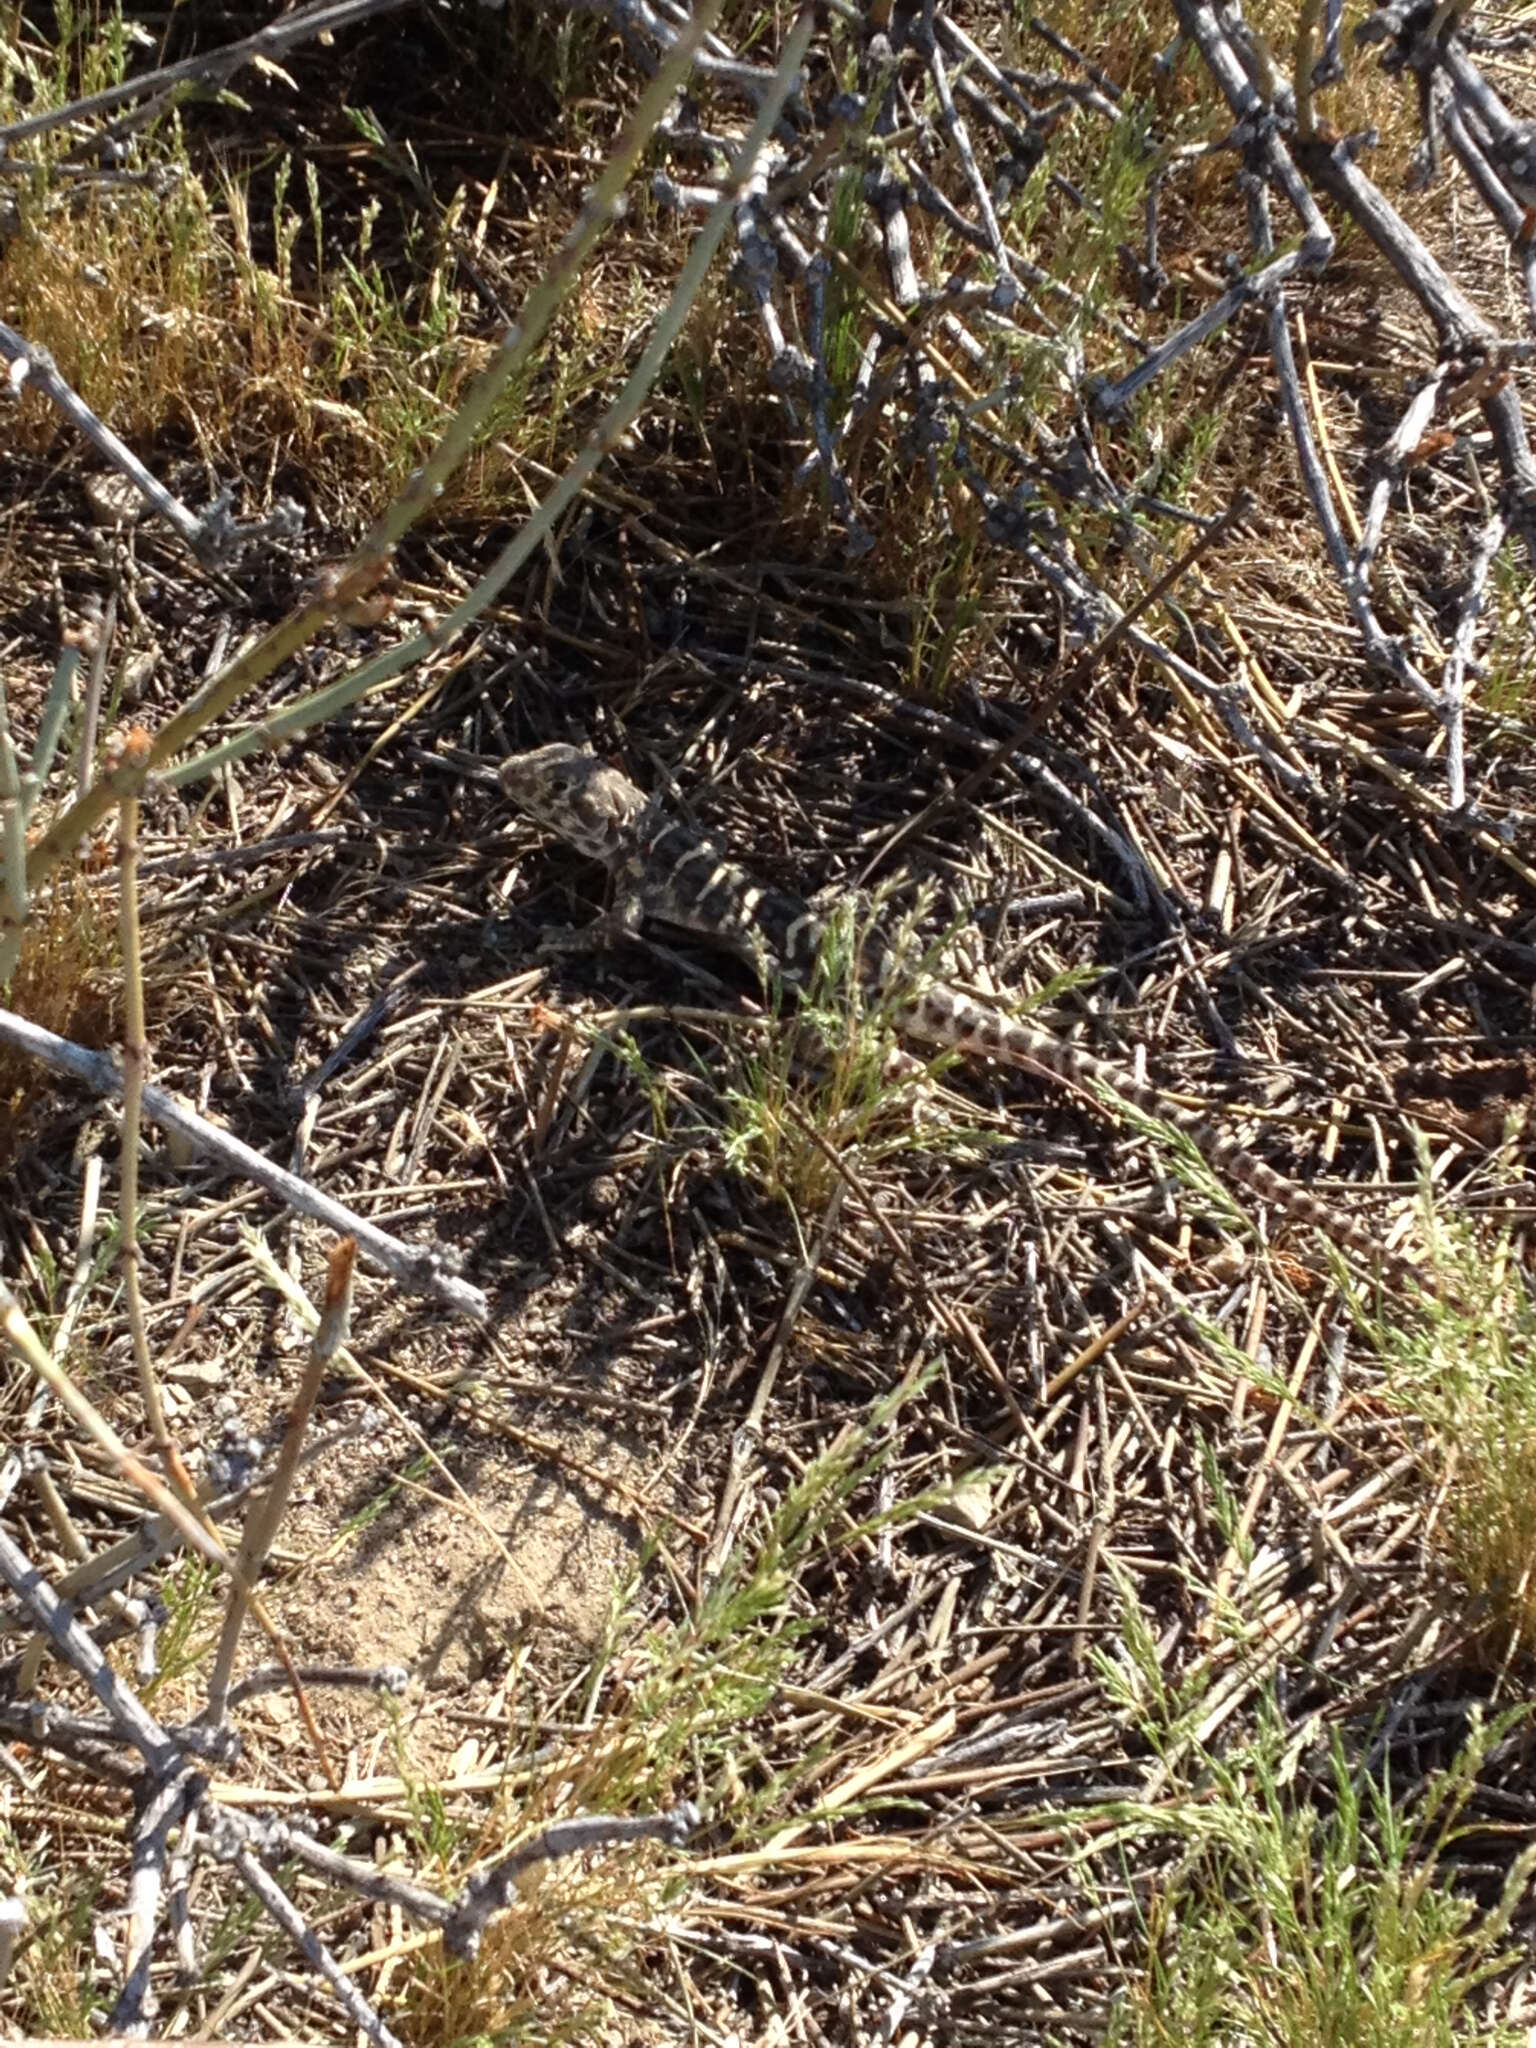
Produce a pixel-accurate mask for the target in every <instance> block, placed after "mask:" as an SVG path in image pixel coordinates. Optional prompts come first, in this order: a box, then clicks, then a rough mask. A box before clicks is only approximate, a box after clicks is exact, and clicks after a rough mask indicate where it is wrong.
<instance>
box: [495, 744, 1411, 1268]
mask: <svg viewBox="0 0 1536 2048" xmlns="http://www.w3.org/2000/svg"><path fill="white" fill-rule="evenodd" d="M500 776H501V781H502V784H503V787H504V788H505V789H506V790H507V792H508V794H509V795H510V796H511V797H512V799H513V800H514V802H515V803H517V804H518V805H519V807H520V808H521V809H523V810H525V811H527V812H528V813H529V814H530V815H531V816H532V817H534V818H536V819H537V820H539V822H540V823H542V824H544V825H547V826H548V827H549V828H550V829H551V830H552V831H554V832H556V833H557V834H558V835H559V836H560V837H561V838H562V839H564V840H565V841H567V842H568V843H569V844H570V845H572V846H574V847H576V848H577V849H578V851H580V852H582V853H585V854H587V855H588V856H589V857H590V858H592V859H593V860H596V861H601V862H602V863H603V864H604V866H606V867H607V868H608V870H609V871H610V873H611V875H612V876H613V882H614V905H613V908H612V910H611V911H610V912H609V913H608V916H607V918H606V919H605V920H602V921H601V923H600V930H602V931H604V932H606V933H607V934H608V935H610V936H621V935H624V934H629V935H633V934H634V933H635V932H637V931H638V929H639V927H640V925H641V923H642V921H644V920H646V919H654V920H656V921H658V922H661V923H664V924H669V925H672V926H675V927H677V928H678V929H680V930H683V931H687V932H692V933H695V934H697V935H698V936H700V937H702V938H705V939H708V940H710V941H711V942H712V943H713V944H714V945H716V946H719V947H722V948H724V949H725V950H727V951H729V952H731V953H734V954H735V955H736V956H737V957H738V958H739V959H741V960H743V961H745V962H746V964H747V965H748V966H749V967H750V968H752V970H753V971H754V972H755V973H756V974H757V975H758V976H759V978H760V979H761V980H763V981H764V983H765V984H767V983H769V982H771V981H772V979H773V978H774V976H778V977H780V978H781V979H782V980H783V982H784V983H785V985H786V986H788V987H791V988H796V989H804V988H805V987H807V986H808V985H809V983H810V980H811V977H812V974H813V973H814V970H815V967H816V963H817V959H818V955H819V951H820V947H821V943H822V938H823V934H824V931H825V923H824V920H823V919H822V918H821V917H819V916H818V915H817V914H816V912H815V911H813V910H811V909H810V908H809V907H808V906H807V905H806V904H804V903H803V902H801V901H800V900H799V899H798V898H797V897H794V896H790V895H787V894H785V893H784V892H783V891H781V890H777V889H771V888H767V887H765V886H764V885H763V884H762V883H760V882H759V881H757V879H756V878H755V877H754V876H753V875H752V874H751V873H750V872H749V871H748V870H747V869H746V868H744V867H742V866H741V865H740V864H739V863H738V862H737V861H735V860H733V859H732V858H730V856H729V855H728V854H727V853H726V852H725V850H724V849H723V848H721V847H720V846H718V845H717V844H716V843H715V842H714V841H713V840H711V839H709V838H707V837H705V836H704V835H702V834H701V833H699V832H696V831H695V830H694V829H693V828H692V827H691V826H690V825H687V824H685V823H684V822H683V821H682V820H680V819H677V818H673V817H669V816H668V815H667V813H666V812H665V811H664V810H663V809H662V807H661V806H660V805H659V804H657V803H655V802H653V801H652V800H651V799H649V798H647V797H646V795H645V794H644V792H643V791H641V790H640V789H638V788H636V786H635V784H634V783H632V782H631V781H630V780H629V778H628V777H627V776H625V775H624V774H622V773H621V772H620V771H619V770H618V769H616V768H613V767H610V766H609V765H608V764H607V763H606V762H604V761H601V760H599V759H598V758H597V757H596V756H595V755H592V754H587V753H584V752H582V750H581V749H580V748H577V747H572V746H567V745H564V744H563V743H558V742H557V743H555V744H553V745H550V746H545V747H537V748H535V749H534V750H533V751H532V752H530V753H526V754H515V755H512V756H511V757H509V758H508V759H507V760H505V761H503V762H502V764H501V769H500ZM859 968H860V973H861V976H862V977H863V978H864V979H865V980H866V981H867V982H869V983H871V984H873V985H875V986H877V987H879V986H883V985H884V983H885V981H886V979H887V977H888V974H889V972H890V969H891V962H890V960H889V956H888V953H887V950H886V948H885V947H884V945H883V944H882V942H881V940H880V938H879V936H878V934H875V933H871V934H869V935H868V936H867V937H866V938H865V939H864V941H863V943H862V946H861V951H860V961H859ZM892 1018H893V1022H894V1023H895V1025H896V1026H897V1028H898V1029H899V1030H901V1031H903V1032H905V1033H906V1034H907V1035H908V1036H909V1037H911V1038H915V1039H917V1040H919V1041H921V1042H923V1043H925V1044H929V1045H941V1046H950V1047H953V1048H954V1049H955V1050H956V1051H958V1052H961V1053H964V1054H968V1055H971V1056H974V1057H979V1058H984V1059H994V1060H1000V1061H1002V1062H1003V1063H1004V1064H1006V1065H1009V1066H1016V1067H1024V1068H1028V1069H1029V1070H1031V1071H1033V1072H1035V1073H1044V1074H1046V1075H1048V1076H1049V1077H1051V1078H1052V1079H1054V1080H1057V1081H1060V1082H1063V1083H1065V1084H1066V1085H1067V1086H1069V1087H1075V1088H1078V1089H1081V1090H1082V1091H1083V1092H1084V1093H1086V1094H1088V1095H1090V1096H1091V1097H1092V1098H1093V1100H1094V1101H1095V1103H1096V1104H1098V1106H1099V1107H1100V1108H1102V1107H1103V1106H1104V1105H1103V1103H1102V1101H1101V1100H1100V1098H1099V1096H1098V1094H1097V1092H1096V1091H1097V1089H1098V1088H1108V1089H1110V1090H1112V1091H1113V1093H1115V1094H1116V1095H1119V1096H1122V1097H1123V1098H1124V1099H1125V1100H1126V1101H1127V1102H1129V1103H1131V1104H1133V1105H1134V1106H1135V1107H1136V1108H1137V1109H1140V1110H1142V1111H1143V1112H1144V1113H1145V1114H1147V1115H1149V1116H1154V1117H1158V1118H1160V1119H1162V1121H1164V1122H1165V1123H1169V1124H1172V1125H1174V1126H1175V1127H1176V1128H1177V1129H1178V1130H1180V1131H1182V1132H1183V1133H1184V1135H1185V1136H1186V1137H1187V1138H1189V1139H1190V1141H1191V1142H1192V1143H1193V1144H1194V1145H1195V1146H1196V1148H1197V1149H1198V1150H1199V1151H1200V1153H1201V1154H1202V1155H1203V1157H1204V1158H1205V1159H1206V1160H1207V1161H1208V1162H1209V1164H1210V1165H1211V1166H1212V1167H1213V1168H1215V1170H1216V1171H1217V1172H1218V1173H1221V1174H1224V1175H1226V1176H1227V1177H1228V1178H1230V1179H1231V1180H1234V1181H1236V1182H1238V1183H1239V1184H1240V1185H1241V1186H1243V1187H1246V1188H1248V1189H1250V1190H1251V1191H1252V1192H1253V1193H1254V1194H1256V1195H1258V1196H1259V1197H1260V1198H1261V1199H1262V1200H1264V1201H1266V1202H1272V1203H1273V1204H1274V1205H1275V1207H1276V1208H1279V1209H1283V1210H1284V1211H1285V1213H1286V1214H1287V1215H1288V1216H1291V1217H1293V1218H1294V1219H1295V1220H1296V1221H1297V1222H1299V1223H1304V1224H1307V1225H1310V1226H1311V1227H1312V1228H1313V1229H1315V1230H1319V1231H1321V1232H1322V1233H1323V1234H1324V1235H1325V1236H1326V1237H1328V1238H1329V1239H1331V1240H1332V1241H1333V1242H1334V1243H1336V1244H1338V1245H1340V1246H1343V1247H1347V1248H1348V1249H1349V1250H1350V1251H1352V1252H1354V1253H1355V1254H1356V1256H1357V1257H1359V1258H1360V1259H1361V1260H1363V1261H1364V1262H1365V1263H1366V1264H1367V1265H1369V1266H1373V1267H1376V1268H1379V1269H1380V1270H1381V1271H1382V1272H1383V1273H1384V1274H1385V1275H1386V1277H1388V1278H1389V1279H1391V1280H1392V1281H1394V1282H1395V1283H1398V1284H1400V1285H1409V1286H1417V1285H1421V1284H1423V1276H1422V1275H1421V1274H1420V1273H1419V1271H1418V1269H1417V1268H1416V1267H1415V1266H1414V1265H1413V1264H1412V1263H1411V1262H1410V1261H1409V1260H1407V1259H1404V1258H1403V1257H1401V1255H1400V1254H1398V1253H1396V1252H1393V1251H1389V1250H1388V1249H1387V1247H1386V1246H1385V1245H1383V1244H1381V1243H1380V1242H1379V1241H1378V1240H1377V1239H1376V1238H1375V1237H1373V1236H1372V1235H1371V1234H1370V1232H1369V1231H1366V1230H1364V1229H1362V1228H1361V1227H1360V1225H1359V1224H1357V1223H1355V1222H1354V1221H1352V1219H1351V1218H1349V1217H1348V1216H1345V1215H1343V1214H1342V1213H1341V1212H1340V1211H1338V1210H1336V1209H1334V1208H1332V1207H1330V1206H1329V1205H1328V1204H1327V1203H1325V1202H1322V1201H1320V1200H1319V1199H1318V1198H1317V1196H1315V1195H1312V1194H1309V1193H1308V1192H1307V1190H1306V1189H1305V1188H1302V1187H1298V1186H1297V1185H1296V1183H1295V1182H1294V1181H1289V1180H1287V1179H1285V1177H1284V1176H1283V1175H1282V1174H1279V1173H1276V1172H1275V1170H1274V1168H1273V1167H1271V1166H1267V1165H1266V1164H1265V1163H1264V1161H1263V1160H1262V1159H1259V1158H1256V1157H1255V1155H1254V1154H1253V1153H1252V1152H1250V1151H1248V1150H1247V1148H1246V1147H1245V1146H1243V1145H1242V1144H1240V1143H1239V1142H1238V1140H1237V1139H1236V1138H1235V1137H1233V1136H1232V1134H1231V1133H1230V1132H1229V1131H1226V1130H1224V1129H1223V1128H1222V1127H1221V1125H1220V1124H1219V1123H1218V1122H1217V1121H1216V1120H1215V1119H1214V1117H1211V1116H1206V1115H1201V1114H1199V1113H1198V1112H1195V1111H1191V1110H1187V1109H1184V1108H1182V1107H1181V1106H1180V1105H1179V1104H1177V1103H1174V1102H1171V1101H1170V1100H1169V1099H1168V1098H1167V1097H1166V1096H1165V1095H1163V1094H1162V1093H1161V1092H1160V1091H1159V1090H1158V1089H1156V1088H1153V1087H1151V1086H1149V1085H1148V1084H1147V1083H1146V1082H1144V1081H1141V1080H1138V1079H1137V1078H1136V1076H1135V1075H1133V1074H1131V1073H1129V1072H1127V1071H1126V1070H1125V1069H1123V1068H1121V1067H1117V1066H1112V1065H1110V1064H1109V1063H1108V1062H1107V1061H1104V1060H1101V1059H1098V1058H1097V1057H1096V1056H1095V1055H1094V1054H1092V1053H1090V1052H1085V1051H1082V1050H1081V1049H1079V1048H1078V1047H1077V1046H1075V1045H1071V1044H1069V1043H1068V1042H1067V1041H1066V1040H1065V1039H1061V1038H1057V1037H1055V1036H1053V1035H1052V1034H1050V1033H1049V1032H1045V1031H1041V1030H1038V1029H1037V1028H1036V1027H1035V1026H1033V1025H1031V1024H1026V1023H1022V1022H1021V1021H1020V1020H1019V1019H1017V1018H1015V1017H1010V1016H1008V1015H1007V1014H1006V1013H1005V1012H1004V1011H1002V1010H998V1009H995V1008H993V1007H991V1006H990V1005H988V1004H985V1003H979V1002H977V1001H975V1000H974V999H973V998H972V997H970V996H967V995H964V994H962V992H961V991H960V990H958V989H955V988H951V987H949V986H948V984H947V983H945V982H942V981H937V980H935V981H930V982H928V983H926V984H925V985H923V986H921V987H920V988H918V989H916V990H914V991H913V992H912V993H911V994H910V995H905V996H902V997H901V998H900V999H899V1000H898V1001H897V1002H896V1004H895V1007H894V1009H893V1011H892Z"/></svg>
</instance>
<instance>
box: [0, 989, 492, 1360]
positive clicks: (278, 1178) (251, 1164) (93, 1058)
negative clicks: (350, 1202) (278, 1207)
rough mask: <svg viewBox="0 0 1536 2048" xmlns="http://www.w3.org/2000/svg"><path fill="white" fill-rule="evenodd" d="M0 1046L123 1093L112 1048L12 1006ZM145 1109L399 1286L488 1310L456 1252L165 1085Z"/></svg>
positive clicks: (151, 1094)
mask: <svg viewBox="0 0 1536 2048" xmlns="http://www.w3.org/2000/svg"><path fill="white" fill-rule="evenodd" d="M0 1044H6V1045H14V1046H16V1047H17V1048H18V1049H19V1050H20V1051H22V1052H25V1053H29V1054H30V1055H31V1056H32V1058H33V1059H37V1060H41V1061H42V1062H43V1064H44V1065H45V1066H49V1067H52V1068H53V1069H54V1070H55V1071H56V1072H57V1073H61V1074H68V1075H70V1076H71V1077H72V1078H73V1079H74V1080H77V1081H83V1082H84V1083H85V1085H86V1087H88V1088H92V1089H94V1090H95V1092H96V1093H97V1094H98V1095H101V1096H104V1097H106V1098H107V1099H108V1100H113V1099H116V1098H118V1097H120V1096H121V1095H122V1092H123V1077H122V1075H121V1074H120V1073H119V1072H118V1070H117V1067H116V1066H115V1065H114V1064H113V1061H112V1059H111V1058H110V1056H109V1055H108V1054H106V1053H103V1052H91V1051H89V1050H88V1049H87V1048H86V1047H85V1046H83V1045H76V1044H75V1043H74V1042H73V1041H72V1040H71V1039H68V1038H60V1037H59V1036H58V1034H57V1033H56V1032H53V1031H44V1030H43V1028H42V1027H41V1025H38V1024H32V1023H30V1022H29V1021H28V1020H27V1019H26V1018H25V1017H18V1016H17V1015H16V1013H15V1011H14V1010H0ZM142 1107H143V1111H144V1114H145V1115H146V1116H147V1117H149V1118H150V1120H151V1121H152V1122H153V1123H157V1124H158V1125H159V1126H160V1127H161V1129H162V1130H166V1131H170V1132H171V1133H172V1134H173V1135H174V1136H176V1137H178V1138H182V1139H184V1140H185V1141H186V1142H187V1144H189V1145H192V1146H194V1147H195V1148H196V1149H197V1150H198V1151H200V1152H205V1153H207V1155H208V1156H209V1157H210V1158H212V1159H215V1160H217V1161H218V1163H219V1164H220V1165H221V1166H224V1167H227V1168H228V1169H229V1171H230V1172H231V1173H239V1174H243V1175H244V1177H245V1178H246V1179H247V1180H251V1181H254V1182H255V1183H256V1185H257V1186H258V1187H263V1188H265V1189H266V1190H267V1192H268V1193H269V1194H273V1195H276V1197H277V1198H278V1200H279V1201H280V1202H285V1203H286V1204H287V1205H288V1207H289V1208H290V1209H297V1210H298V1212H299V1213H300V1215H302V1216H312V1217H313V1218H314V1219H315V1221H316V1222H317V1223H323V1224H324V1225H325V1226H326V1227H327V1229H330V1230H334V1231H336V1232H337V1234H338V1235H339V1236H341V1237H355V1238H356V1239H357V1242H358V1245H359V1248H360V1249H361V1250H362V1252H363V1254H364V1256H365V1257H367V1258H369V1259H371V1260H372V1261H373V1263H374V1264H375V1265H376V1266H378V1267H379V1268H380V1270H381V1271H383V1272H385V1273H387V1274H388V1275H389V1277H390V1278H391V1279H392V1280H394V1281H395V1282H396V1283H397V1284H398V1285H399V1286H401V1287H404V1288H407V1289H408V1290H409V1291H410V1292H412V1293H414V1294H425V1295H430V1296H431V1297H432V1298H433V1299H434V1300H437V1301H441V1302H443V1303H444V1304H445V1305H446V1306H447V1307H448V1308H451V1309H454V1310H456V1311H457V1312H458V1313H459V1314H460V1315H467V1316H474V1317H475V1318H476V1319H477V1320H479V1321H483V1320H484V1318H485V1317H486V1315H487V1314H488V1313H489V1303H488V1302H487V1301H486V1298H485V1295H484V1293H483V1292H482V1291H481V1289H480V1288H478V1287H471V1286H470V1285H469V1283H468V1281H466V1280H460V1279H459V1278H458V1277H457V1276H456V1275H455V1274H454V1273H453V1272H452V1271H451V1270H450V1254H449V1253H447V1252H445V1251H444V1250H442V1249H441V1248H440V1247H439V1246H437V1245H430V1244H428V1245H414V1244H406V1243H404V1242H403V1241H402V1240H401V1239H400V1238H398V1237H391V1235H390V1234H389V1232H388V1231H387V1230H380V1229H379V1227H378V1226H377V1224H374V1223H370V1222H368V1221H367V1219H366V1218H365V1217H362V1216H358V1215H356V1214H355V1213H354V1212H353V1211H352V1210H351V1209H348V1208H347V1207H346V1206H345V1205H344V1204H343V1203H341V1202H337V1201H333V1200H332V1199H331V1197H330V1196H329V1195H324V1194H322V1193H321V1192H320V1190H319V1189H318V1188H316V1187H313V1186H311V1184H310V1183H309V1182H308V1181H306V1180H300V1179H299V1177H298V1175H297V1174H293V1173H288V1172H287V1171H286V1170H285V1169H284V1168H283V1167H281V1166H277V1165H275V1164H274V1163H273V1162H272V1161H271V1160H270V1159H268V1158H266V1157H265V1155H264V1154H262V1153H260V1152H257V1151H255V1150H254V1149H253V1148H252V1147H251V1146H249V1145H247V1144H245V1143H244V1142H243V1141H242V1140H241V1139H239V1138H237V1137H235V1136H234V1134H233V1132H230V1131H221V1130H220V1129H219V1128H218V1126H217V1125H216V1124H211V1123H209V1122H208V1120H207V1119H206V1118H205V1117H200V1116H199V1115H198V1114H197V1112H196V1110H193V1109H189V1108H188V1107H187V1105H186V1104H185V1103H184V1102H178V1101H177V1100H176V1098H175V1097H174V1096H172V1095H167V1094H166V1092H165V1090H164V1089H162V1088H152V1087H146V1088H145V1090H144V1093H143V1100H142Z"/></svg>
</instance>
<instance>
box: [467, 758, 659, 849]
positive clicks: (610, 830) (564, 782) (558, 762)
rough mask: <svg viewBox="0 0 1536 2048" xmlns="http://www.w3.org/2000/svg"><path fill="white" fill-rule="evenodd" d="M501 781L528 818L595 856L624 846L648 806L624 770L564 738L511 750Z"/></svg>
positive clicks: (505, 762)
mask: <svg viewBox="0 0 1536 2048" xmlns="http://www.w3.org/2000/svg"><path fill="white" fill-rule="evenodd" d="M501 781H502V786H503V788H504V789H505V790H506V792H507V794H508V796H510V797H511V799H512V801H513V802H514V803H515V804H517V805H518V806H519V807H520V808H521V809H523V810H525V811H526V812H527V813H528V814H529V816H530V817H533V818H537V819H538V821H539V823H540V824H541V825H547V826H548V827H549V828H550V830H551V831H552V832H558V833H559V835H560V837H561V838H562V839H564V840H567V841H569V843H570V844H571V845H572V846H574V847H576V848H577V849H578V851H579V852H581V853H585V854H588V855H590V857H591V858H592V859H593V860H608V859H609V858H610V857H611V856H612V855H613V854H614V853H615V852H617V851H618V850H619V848H620V847H622V846H623V844H624V842H625V840H626V839H627V838H628V836H629V834H630V833H631V831H632V830H633V828H634V826H635V825H636V824H637V823H638V821H639V818H640V815H641V813H642V812H643V811H644V809H645V806H646V799H645V796H644V794H643V792H642V791H640V790H638V789H636V787H635V785H634V784H633V783H632V782H631V781H630V780H629V778H628V776H627V775H622V774H620V772H619V770H618V769H617V768H610V767H609V765H608V763H607V762H606V761H602V760H599V758H598V757H597V755H596V754H587V753H583V752H582V750H581V748H580V747H570V746H566V745H565V743H564V742H563V741H556V742H555V743H554V744H553V745H551V746H547V747H535V748H534V749H533V750H532V752H531V753H527V754H511V755H509V756H508V758H507V759H506V760H505V761H503V762H502V764H501Z"/></svg>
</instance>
